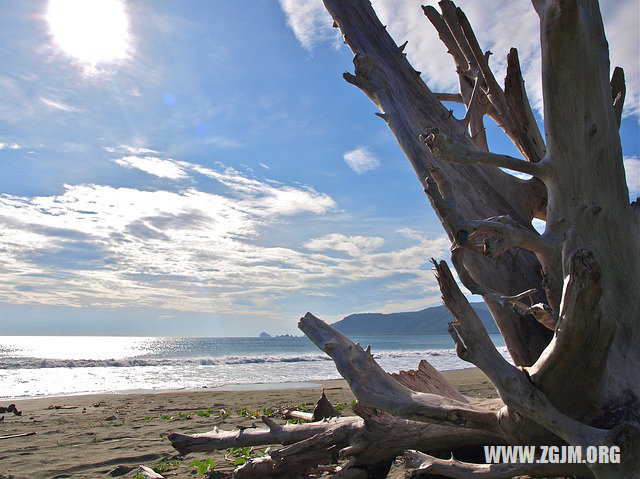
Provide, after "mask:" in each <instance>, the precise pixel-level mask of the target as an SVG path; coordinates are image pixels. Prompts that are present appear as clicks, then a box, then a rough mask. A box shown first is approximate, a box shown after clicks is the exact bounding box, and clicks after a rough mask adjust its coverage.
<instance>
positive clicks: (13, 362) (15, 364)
mask: <svg viewBox="0 0 640 479" xmlns="http://www.w3.org/2000/svg"><path fill="white" fill-rule="evenodd" d="M449 355H450V356H455V351H454V350H453V349H451V350H446V349H445V350H433V351H388V352H386V351H383V352H379V353H374V354H373V357H374V358H375V359H401V358H411V357H415V358H419V357H428V356H431V357H436V356H449ZM325 361H331V358H330V357H328V356H327V355H325V354H303V355H281V356H223V357H202V358H149V357H147V358H144V357H142V358H140V357H138V358H135V357H134V358H125V359H46V358H30V357H19V358H17V357H13V358H11V357H9V358H7V357H5V358H0V369H46V368H129V367H175V366H219V365H227V364H229V365H231V364H274V363H309V362H325Z"/></svg>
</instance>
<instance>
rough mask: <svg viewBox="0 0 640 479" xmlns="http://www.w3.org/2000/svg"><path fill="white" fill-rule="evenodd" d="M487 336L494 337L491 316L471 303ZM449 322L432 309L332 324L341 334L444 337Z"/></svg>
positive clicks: (440, 311)
mask: <svg viewBox="0 0 640 479" xmlns="http://www.w3.org/2000/svg"><path fill="white" fill-rule="evenodd" d="M471 306H473V309H474V310H475V311H476V313H478V316H479V317H480V320H481V321H482V323H483V324H484V326H485V328H486V329H487V332H488V333H489V334H498V328H497V327H496V325H495V323H494V322H493V318H492V317H491V313H490V312H489V310H488V309H487V306H486V304H484V303H471ZM451 321H453V317H452V316H451V313H450V312H449V310H448V309H447V308H446V307H445V306H443V305H440V306H433V307H431V308H426V309H423V310H420V311H412V312H407V313H390V314H385V313H356V314H350V315H349V316H347V317H346V318H344V319H342V320H340V321H338V322H337V323H333V324H332V326H333V327H334V328H336V329H337V330H338V331H340V332H341V333H343V334H347V335H352V334H355V335H358V334H448V333H447V324H448V323H450V322H451Z"/></svg>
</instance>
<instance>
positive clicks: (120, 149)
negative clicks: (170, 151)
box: [103, 145, 158, 155]
mask: <svg viewBox="0 0 640 479" xmlns="http://www.w3.org/2000/svg"><path fill="white" fill-rule="evenodd" d="M103 149H104V150H105V151H107V152H109V153H129V154H131V155H157V154H158V152H157V151H156V150H151V149H150V148H143V147H140V146H131V145H119V146H104V147H103Z"/></svg>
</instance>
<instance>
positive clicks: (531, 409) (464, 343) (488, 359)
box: [436, 261, 609, 445]
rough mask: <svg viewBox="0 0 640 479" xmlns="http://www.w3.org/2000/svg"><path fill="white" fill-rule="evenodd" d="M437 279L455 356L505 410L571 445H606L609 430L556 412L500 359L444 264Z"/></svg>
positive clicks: (524, 376) (519, 373)
mask: <svg viewBox="0 0 640 479" xmlns="http://www.w3.org/2000/svg"><path fill="white" fill-rule="evenodd" d="M436 277H437V279H438V283H439V284H440V291H441V292H442V300H443V301H444V303H445V305H446V306H447V308H448V309H449V311H451V314H453V316H454V318H455V319H456V321H455V322H453V323H450V324H449V333H450V334H451V337H452V338H453V340H454V342H455V343H456V352H457V354H458V356H459V357H460V358H461V359H464V360H465V361H468V362H470V363H472V364H474V365H476V366H477V367H478V368H480V369H481V370H482V371H483V372H484V373H485V374H486V375H487V376H488V377H489V379H491V382H492V383H493V384H494V386H495V387H496V389H497V391H498V394H500V397H501V398H502V400H503V401H504V402H505V404H506V406H507V407H508V409H512V410H513V411H515V412H517V413H518V414H520V415H522V416H524V417H527V418H529V419H531V420H533V421H535V422H537V423H538V424H540V425H541V426H543V427H544V428H546V429H548V430H549V431H551V432H553V433H554V434H556V435H557V436H559V437H561V438H562V439H564V440H565V441H567V442H568V443H570V444H574V445H578V444H579V445H593V444H605V443H606V442H605V441H606V440H607V439H608V434H609V431H607V430H604V429H599V428H594V427H591V426H589V425H587V424H583V423H581V422H579V421H576V420H574V419H572V418H570V417H568V416H566V415H564V414H563V413H561V412H560V411H558V410H557V409H556V407H555V406H554V405H553V404H552V403H551V402H550V401H549V399H548V398H547V397H546V396H545V395H544V393H543V392H542V391H541V390H539V389H538V388H536V387H535V386H534V384H533V383H532V382H531V381H530V379H529V377H528V376H527V374H526V373H525V372H524V371H522V370H520V369H518V368H516V367H514V366H512V365H511V364H509V363H508V362H507V361H506V360H505V359H504V358H503V357H502V355H501V354H500V353H499V352H498V350H497V349H496V347H495V346H494V345H493V342H492V341H491V339H490V338H489V335H488V334H487V331H486V330H485V329H484V326H483V325H482V322H481V321H480V318H478V315H477V314H476V312H475V311H474V310H473V308H472V307H471V305H470V304H469V302H468V301H467V299H466V298H465V297H464V295H463V294H462V292H461V291H460V288H459V287H458V285H457V284H456V282H455V280H454V279H453V276H452V275H451V271H449V268H448V266H447V264H446V263H445V262H444V261H441V262H440V263H437V264H436ZM508 409H507V411H506V412H505V414H507V415H508Z"/></svg>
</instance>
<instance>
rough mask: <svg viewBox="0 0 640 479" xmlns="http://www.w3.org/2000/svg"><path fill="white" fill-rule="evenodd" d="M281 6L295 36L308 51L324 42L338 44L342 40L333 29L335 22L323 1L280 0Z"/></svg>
mask: <svg viewBox="0 0 640 479" xmlns="http://www.w3.org/2000/svg"><path fill="white" fill-rule="evenodd" d="M280 6H281V7H282V10H283V11H284V13H285V14H286V15H287V23H288V24H289V26H290V27H291V29H292V30H293V33H294V35H295V36H296V38H297V39H298V41H299V42H300V44H301V45H302V46H303V48H305V49H306V50H311V49H312V48H313V47H314V46H315V45H317V44H318V43H320V42H323V41H330V42H332V43H334V44H336V43H337V40H338V39H339V38H340V35H339V33H338V30H337V29H333V28H332V25H333V20H331V17H330V16H329V14H328V13H327V11H326V10H325V8H324V6H323V5H322V0H280Z"/></svg>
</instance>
